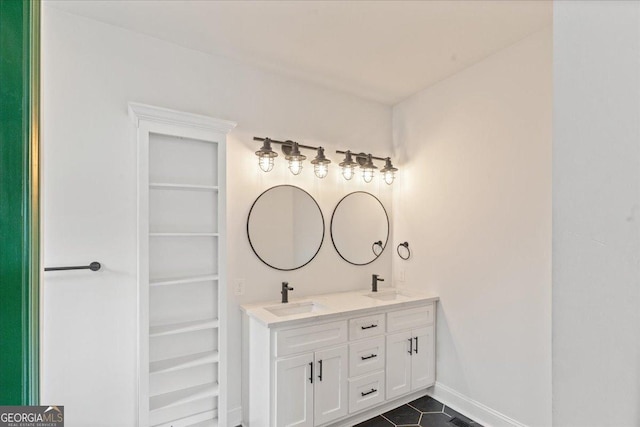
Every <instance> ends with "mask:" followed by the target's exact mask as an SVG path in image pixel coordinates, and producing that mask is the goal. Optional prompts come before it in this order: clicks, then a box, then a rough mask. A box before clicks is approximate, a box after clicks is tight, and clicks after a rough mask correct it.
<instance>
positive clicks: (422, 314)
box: [387, 304, 435, 332]
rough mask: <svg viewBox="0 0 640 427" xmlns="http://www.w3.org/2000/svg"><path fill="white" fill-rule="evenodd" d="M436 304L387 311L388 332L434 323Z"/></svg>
mask: <svg viewBox="0 0 640 427" xmlns="http://www.w3.org/2000/svg"><path fill="white" fill-rule="evenodd" d="M434 318H435V304H429V305H426V306H424V307H417V308H411V309H408V310H398V311H392V312H390V313H387V332H395V331H402V330H404V329H411V328H415V327H417V326H424V325H429V324H432V323H433V319H434Z"/></svg>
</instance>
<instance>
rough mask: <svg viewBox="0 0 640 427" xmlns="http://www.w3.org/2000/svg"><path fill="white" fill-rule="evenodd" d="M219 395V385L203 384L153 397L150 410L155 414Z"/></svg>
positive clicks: (150, 400) (150, 401)
mask: <svg viewBox="0 0 640 427" xmlns="http://www.w3.org/2000/svg"><path fill="white" fill-rule="evenodd" d="M218 393H219V388H218V384H203V385H198V386H195V387H189V388H185V389H182V390H177V391H172V392H169V393H164V394H158V395H156V396H151V398H150V399H149V409H150V410H151V411H152V412H153V411H158V410H160V409H166V408H171V407H173V406H178V405H184V404H185V403H190V402H194V401H196V400H200V399H207V398H210V397H215V396H217V395H218Z"/></svg>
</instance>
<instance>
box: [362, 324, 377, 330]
mask: <svg viewBox="0 0 640 427" xmlns="http://www.w3.org/2000/svg"><path fill="white" fill-rule="evenodd" d="M377 327H378V325H369V326H360V329H371V328H377Z"/></svg>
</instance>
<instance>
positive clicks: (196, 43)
mask: <svg viewBox="0 0 640 427" xmlns="http://www.w3.org/2000/svg"><path fill="white" fill-rule="evenodd" d="M48 4H49V5H52V6H54V7H57V8H59V9H63V10H65V11H67V12H70V13H74V14H77V15H83V16H86V17H89V18H93V19H96V20H99V21H103V22H106V23H109V24H112V25H116V26H118V27H122V28H127V29H130V30H134V31H137V32H140V33H143V34H147V35H150V36H153V37H156V38H159V39H162V40H166V41H169V42H173V43H176V44H179V45H182V46H184V47H188V48H191V49H196V50H199V51H202V52H207V53H211V54H215V55H222V56H226V57H229V58H233V59H235V60H238V61H241V62H244V63H248V64H251V65H254V66H258V67H261V68H265V69H268V70H271V71H274V72H278V73H281V74H285V75H288V76H291V77H295V78H299V79H302V80H306V81H311V82H314V83H317V84H320V85H323V86H326V87H330V88H334V89H338V90H342V91H345V92H349V93H352V94H355V95H358V96H360V97H363V98H366V99H370V100H374V101H378V102H381V103H384V104H389V105H393V104H395V103H397V102H399V101H401V100H403V99H404V98H406V97H408V96H410V95H412V94H414V93H416V92H418V91H420V90H421V89H424V88H425V87H428V86H430V85H432V84H433V83H435V82H437V81H439V80H442V79H444V78H446V77H447V76H450V75H452V74H454V73H456V72H458V71H460V70H462V69H464V68H466V67H468V66H469V65H471V64H473V63H475V62H477V61H479V60H481V59H483V58H485V57H487V56H489V55H491V54H492V53H494V52H496V51H498V50H500V49H502V48H504V47H506V46H509V45H511V44H513V43H515V42H517V41H518V40H520V39H522V38H524V37H526V36H528V35H529V34H531V33H534V32H536V31H538V30H540V29H542V28H544V27H547V26H549V25H551V22H552V3H551V1H539V0H531V1H514V0H511V1H506V0H498V1H488V0H475V1H193V0H192V1H168V0H160V1H150V0H145V1H113V0H111V1H95V0H94V1H50V2H48Z"/></svg>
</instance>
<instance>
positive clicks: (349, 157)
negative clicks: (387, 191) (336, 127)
mask: <svg viewBox="0 0 640 427" xmlns="http://www.w3.org/2000/svg"><path fill="white" fill-rule="evenodd" d="M336 153H338V154H344V155H345V156H344V161H343V162H341V163H340V167H341V168H342V176H344V178H345V179H351V178H353V175H354V174H355V168H356V167H358V166H359V167H360V170H361V171H362V179H363V180H364V182H367V183H369V182H371V181H372V180H373V177H374V175H375V172H376V169H378V167H377V166H376V165H374V164H373V160H374V159H375V160H384V167H383V168H382V169H381V170H380V172H381V173H382V179H383V180H384V182H386V183H387V184H389V185H391V184H393V180H394V179H395V177H396V175H395V174H396V172H397V171H398V168H395V167H393V164H392V163H391V158H390V157H376V156H373V155H371V154H365V153H358V154H354V153H352V152H351V151H350V150H347V151H340V150H338V151H336ZM354 156H355V161H354V160H353V157H354Z"/></svg>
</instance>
